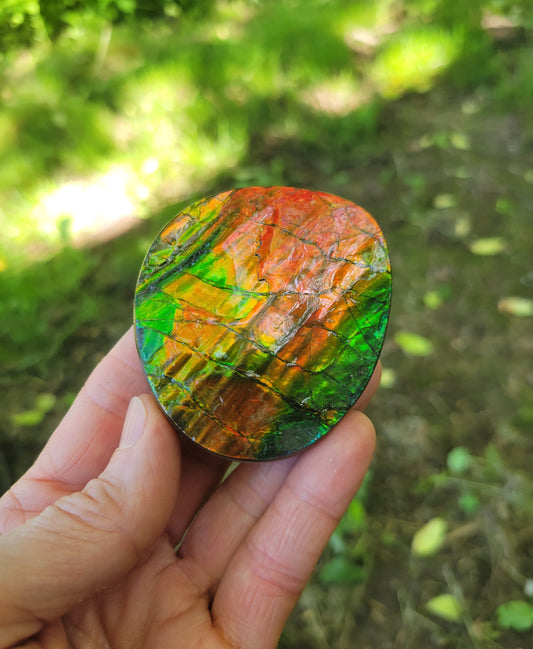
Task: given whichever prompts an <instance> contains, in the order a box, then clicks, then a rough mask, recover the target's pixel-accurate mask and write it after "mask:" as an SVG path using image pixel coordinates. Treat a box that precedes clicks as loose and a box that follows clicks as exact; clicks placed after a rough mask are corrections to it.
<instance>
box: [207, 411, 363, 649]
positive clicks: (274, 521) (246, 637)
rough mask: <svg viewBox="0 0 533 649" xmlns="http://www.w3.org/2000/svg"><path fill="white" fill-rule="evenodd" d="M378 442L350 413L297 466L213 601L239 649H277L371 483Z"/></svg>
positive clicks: (214, 609) (228, 635) (214, 610)
mask: <svg viewBox="0 0 533 649" xmlns="http://www.w3.org/2000/svg"><path fill="white" fill-rule="evenodd" d="M374 443H375V433H374V427H373V425H372V423H371V422H370V420H369V419H368V418H367V417H366V416H365V415H363V414H362V413H361V412H357V411H351V412H349V413H348V414H347V415H346V416H345V417H344V419H342V421H341V422H339V423H338V424H337V426H336V427H335V429H334V430H332V431H331V433H330V434H329V435H328V436H327V437H326V438H325V439H324V440H322V441H321V442H320V443H318V444H317V445H316V446H314V447H312V448H311V449H309V450H308V451H307V452H306V453H304V454H303V455H302V456H301V458H300V459H299V460H298V462H297V463H296V464H295V466H294V467H293V469H292V471H291V472H290V474H289V475H288V477H287V479H286V480H285V482H284V484H283V486H282V487H281V489H280V490H279V492H278V494H277V496H276V498H275V499H274V501H273V502H272V504H271V505H270V506H269V508H268V509H267V511H266V512H265V514H264V515H263V517H262V518H261V519H260V520H259V521H258V523H257V524H256V525H255V527H254V528H253V529H252V530H251V531H250V533H249V534H248V536H247V537H246V539H245V540H244V542H243V543H242V545H241V547H240V548H239V550H238V551H237V552H236V554H235V556H234V558H233V560H232V561H231V562H230V564H229V566H228V569H227V571H226V574H225V576H224V578H223V579H222V581H221V583H220V586H219V589H218V591H217V593H216V596H215V599H214V601H213V606H212V614H213V618H214V622H215V624H216V626H217V627H218V629H219V630H220V631H221V633H222V634H223V635H224V636H225V637H226V638H227V640H228V641H229V643H230V644H231V645H232V646H237V647H254V649H267V648H272V647H274V646H276V643H277V640H278V638H279V636H280V634H281V631H282V630H283V626H284V625H285V622H286V620H287V617H288V616H289V614H290V612H291V610H292V608H293V607H294V605H295V604H296V602H297V600H298V597H299V596H300V593H301V591H302V590H303V588H304V586H305V584H306V582H307V580H308V579H309V577H310V575H311V573H312V571H313V568H314V566H315V564H316V562H317V560H318V558H319V556H320V554H321V552H322V550H323V549H324V547H325V545H326V544H327V542H328V539H329V537H330V536H331V534H332V533H333V531H334V530H335V527H336V526H337V523H338V521H339V520H340V518H341V516H342V515H343V513H344V512H345V510H346V508H347V507H348V505H349V503H350V501H351V500H352V498H353V497H354V495H355V493H356V492H357V489H358V488H359V486H360V484H361V482H362V480H363V478H364V475H365V473H366V470H367V468H368V465H369V463H370V460H371V457H372V452H373V449H374Z"/></svg>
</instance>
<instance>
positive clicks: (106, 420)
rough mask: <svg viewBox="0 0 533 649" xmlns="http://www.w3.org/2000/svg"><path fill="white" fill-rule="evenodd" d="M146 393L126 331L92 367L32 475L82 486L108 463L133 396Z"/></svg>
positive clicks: (139, 367)
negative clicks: (95, 365) (94, 366)
mask: <svg viewBox="0 0 533 649" xmlns="http://www.w3.org/2000/svg"><path fill="white" fill-rule="evenodd" d="M147 392H150V387H149V386H148V382H147V380H146V378H145V376H144V372H143V370H142V367H141V363H140V361H139V357H138V354H137V350H136V348H135V340H134V335H133V329H131V328H130V329H129V330H128V331H127V332H126V333H125V334H124V336H123V337H122V338H121V339H120V340H119V341H118V343H117V344H116V345H115V346H114V347H113V349H112V350H111V351H110V352H109V354H107V356H106V357H105V358H104V359H103V360H102V361H101V362H100V363H99V365H97V367H96V368H95V369H94V370H93V372H92V373H91V375H90V376H89V378H88V379H87V382H86V383H85V385H84V386H83V388H82V389H81V391H80V393H79V394H78V396H77V397H76V400H75V401H74V403H73V404H72V407H71V408H70V410H69V411H68V412H67V414H66V416H65V417H64V419H63V421H62V422H61V423H60V424H59V426H58V427H57V430H56V431H55V433H54V434H53V436H52V437H51V438H50V440H49V441H48V444H47V445H46V447H45V449H44V451H43V452H42V453H41V455H40V456H39V458H38V460H37V462H36V463H35V465H34V467H33V469H32V471H31V475H32V477H36V476H39V478H45V479H60V480H62V481H63V482H64V483H66V484H69V485H70V486H71V488H72V489H73V490H76V489H80V488H82V487H83V486H84V485H85V484H86V483H87V482H88V481H89V480H90V479H91V478H93V477H94V476H96V475H99V473H101V471H103V469H104V467H105V466H106V465H107V463H108V461H109V458H110V457H111V454H112V453H113V451H114V450H115V448H116V447H117V444H118V440H119V438H120V433H121V430H122V424H123V422H124V417H125V415H126V411H127V409H128V404H129V402H130V400H131V399H132V397H134V396H136V395H139V394H145V393H147Z"/></svg>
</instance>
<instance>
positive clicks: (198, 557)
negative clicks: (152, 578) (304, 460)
mask: <svg viewBox="0 0 533 649" xmlns="http://www.w3.org/2000/svg"><path fill="white" fill-rule="evenodd" d="M380 376H381V364H379V363H378V366H377V367H376V370H375V371H374V373H373V375H372V378H371V379H370V381H369V384H368V386H367V388H366V389H365V391H364V392H363V394H362V395H361V397H360V398H359V400H358V401H357V403H356V404H355V405H354V409H357V410H362V409H363V408H365V407H366V406H367V405H368V403H369V401H370V399H371V398H372V397H373V395H374V393H375V392H376V390H377V388H378V385H379V380H380ZM338 425H339V426H340V424H338ZM296 460H297V458H296V457H293V458H288V459H286V460H281V461H278V462H270V463H265V464H262V465H257V464H242V465H241V466H240V467H238V468H237V469H236V470H235V471H234V472H233V473H232V475H231V476H230V478H229V479H228V480H226V481H225V482H224V484H222V485H221V486H220V487H219V488H218V490H217V491H216V492H215V493H214V494H213V496H212V497H211V498H210V500H209V502H208V503H207V504H206V505H205V506H204V507H203V508H202V509H201V511H200V512H199V514H198V517H197V518H196V519H195V521H194V523H193V524H192V526H191V528H190V530H189V531H188V533H187V536H186V537H185V539H184V541H183V544H182V545H181V547H180V550H179V556H180V557H181V558H182V559H183V560H184V562H183V567H184V569H187V565H188V563H189V562H192V563H193V564H195V566H200V567H201V569H202V573H203V579H204V583H203V584H202V585H199V586H200V588H201V589H202V590H206V591H207V590H208V591H210V592H214V591H215V590H216V588H217V586H218V582H219V580H220V579H221V577H222V575H223V574H224V571H225V569H226V566H227V564H228V562H229V560H230V559H231V557H232V556H233V554H234V552H235V551H236V549H237V548H238V546H239V544H240V543H241V541H242V539H243V538H244V537H245V536H246V534H247V533H248V531H249V530H250V529H251V528H252V527H253V525H254V524H255V522H256V521H257V520H259V518H260V517H261V516H262V515H263V514H264V512H265V511H266V509H267V507H268V506H269V505H270V503H271V502H272V499H273V498H274V496H275V494H276V493H277V491H278V489H279V488H280V487H281V485H282V484H283V482H284V480H285V478H286V476H287V475H288V473H289V471H290V470H291V468H292V467H293V466H294V464H295V462H296ZM194 574H195V575H196V574H197V572H196V570H195V571H194Z"/></svg>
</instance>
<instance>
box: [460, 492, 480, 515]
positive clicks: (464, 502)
mask: <svg viewBox="0 0 533 649" xmlns="http://www.w3.org/2000/svg"><path fill="white" fill-rule="evenodd" d="M457 504H458V505H459V507H460V508H461V509H462V510H463V512H464V513H465V514H468V515H472V514H475V513H476V512H477V510H478V509H479V498H478V497H477V496H476V494H473V493H470V492H469V493H465V494H463V495H462V496H460V497H459V499H458V501H457Z"/></svg>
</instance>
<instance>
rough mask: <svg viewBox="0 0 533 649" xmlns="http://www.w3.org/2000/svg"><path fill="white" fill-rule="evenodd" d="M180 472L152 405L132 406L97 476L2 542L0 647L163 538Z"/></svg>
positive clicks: (171, 436) (115, 575)
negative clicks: (117, 439) (114, 447)
mask: <svg viewBox="0 0 533 649" xmlns="http://www.w3.org/2000/svg"><path fill="white" fill-rule="evenodd" d="M179 471H180V461H179V446H178V444H177V440H176V436H175V433H174V431H173V430H172V429H171V427H170V426H169V424H168V423H167V422H166V420H165V419H164V417H162V415H161V413H160V412H159V409H158V408H157V406H156V404H155V403H154V401H153V399H151V398H150V397H148V396H144V397H142V398H141V399H134V400H133V401H132V404H131V406H130V409H129V410H128V416H127V418H126V421H125V424H124V430H123V435H122V438H121V440H120V448H119V449H117V450H116V451H115V453H113V455H112V457H111V459H110V462H109V464H108V466H107V467H106V468H105V470H104V471H103V472H102V473H101V475H100V476H99V477H98V478H96V479H94V480H91V481H90V482H89V483H88V484H87V485H86V487H85V488H84V489H83V491H81V492H76V493H73V494H71V495H68V496H65V497H64V498H62V499H60V500H59V501H57V502H56V503H55V504H54V505H52V506H50V507H47V508H46V509H45V510H44V511H43V512H42V513H41V514H40V515H38V516H36V517H34V518H33V519H32V520H31V521H30V522H29V523H27V524H26V525H23V526H20V527H18V528H16V529H14V530H13V531H11V532H10V533H7V534H5V535H3V536H0V646H11V645H12V644H13V643H15V642H18V641H20V640H22V639H24V638H27V637H29V636H31V635H33V634H35V633H37V632H38V631H39V630H40V628H41V625H43V624H45V623H46V622H47V621H50V620H54V619H57V618H58V617H60V616H61V615H63V614H64V613H65V612H67V611H68V610H70V609H71V608H72V607H73V606H75V605H77V604H78V603H79V602H80V601H83V600H84V599H86V598H88V597H90V596H91V595H92V594H94V593H95V592H97V591H99V590H100V589H102V588H103V587H105V586H108V585H110V584H112V583H114V582H116V581H117V580H119V579H120V578H121V577H123V576H124V575H126V574H127V573H128V572H129V571H130V570H131V569H132V568H133V567H134V566H135V565H136V564H137V563H138V561H139V559H140V558H141V557H142V556H143V553H144V552H145V551H146V549H147V548H148V547H149V546H150V545H151V544H152V543H153V542H154V541H155V540H156V539H157V538H158V537H160V535H161V533H162V532H163V531H164V529H165V526H166V524H167V521H168V518H169V516H170V513H171V512H172V510H173V508H174V504H175V500H176V494H177V489H178V479H179Z"/></svg>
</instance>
